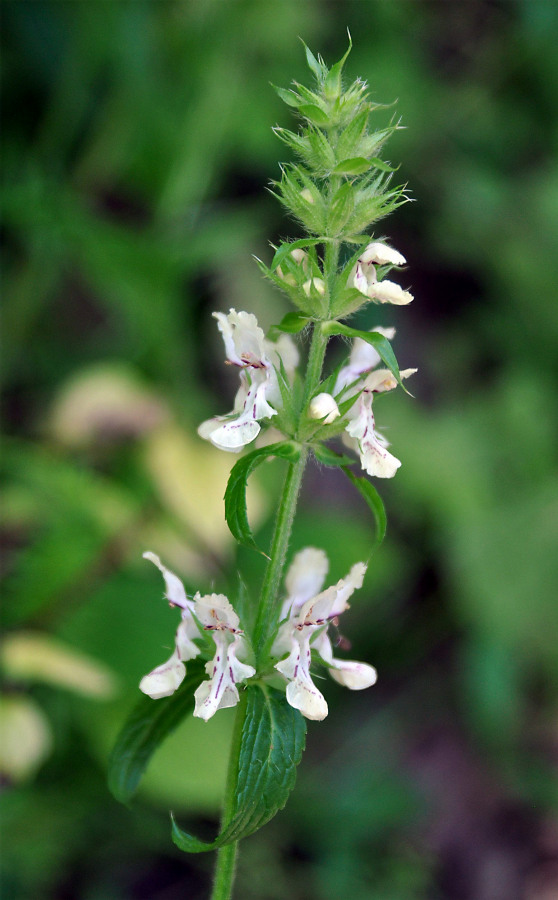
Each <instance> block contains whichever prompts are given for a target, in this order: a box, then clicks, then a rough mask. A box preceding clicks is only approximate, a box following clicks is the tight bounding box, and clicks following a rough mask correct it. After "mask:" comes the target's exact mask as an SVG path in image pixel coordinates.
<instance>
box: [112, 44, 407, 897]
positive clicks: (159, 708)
mask: <svg viewBox="0 0 558 900" xmlns="http://www.w3.org/2000/svg"><path fill="white" fill-rule="evenodd" d="M305 49H306V58H307V62H308V65H309V67H310V69H311V71H312V73H313V75H314V78H315V86H314V88H313V89H309V88H306V87H304V86H303V85H300V84H295V85H294V86H293V87H292V88H291V89H288V90H285V89H282V88H277V91H278V94H279V96H280V97H281V98H282V99H283V100H284V101H285V102H286V103H287V104H288V105H289V106H290V107H292V108H293V109H294V110H295V112H296V114H297V115H298V117H299V119H300V121H301V127H300V130H299V131H297V132H293V131H289V130H286V129H284V128H275V129H274V130H275V133H276V134H277V136H278V137H279V138H280V139H281V140H282V141H283V142H284V143H285V144H286V145H287V146H288V147H289V148H291V149H292V150H294V152H295V153H296V155H297V157H298V158H299V161H298V162H297V163H293V164H289V165H284V166H283V167H282V169H281V178H280V180H279V181H277V182H275V183H274V186H273V190H274V193H275V194H276V196H277V197H278V199H279V200H280V202H281V203H282V204H283V205H284V207H285V208H286V210H287V211H288V212H289V213H290V214H291V215H293V216H294V217H295V218H296V219H298V221H299V222H300V224H301V226H302V227H303V228H304V230H305V232H306V235H307V236H306V237H304V238H302V239H300V240H296V241H291V242H288V241H286V242H282V243H281V244H280V245H279V246H278V247H276V248H274V249H275V254H274V257H273V259H272V261H271V262H270V264H269V265H267V264H266V263H264V262H262V261H260V260H258V264H259V266H260V268H261V270H262V272H263V274H264V275H265V277H266V278H268V279H270V280H271V281H272V282H273V283H274V284H275V285H276V286H277V287H278V288H279V289H280V290H281V291H282V292H283V293H285V294H286V295H287V296H288V297H289V299H290V300H291V301H292V302H293V303H294V305H295V307H296V311H295V312H291V313H288V314H287V315H286V316H285V317H284V318H283V320H282V321H281V322H280V323H279V324H277V325H276V326H274V328H273V329H272V332H271V334H270V335H268V336H267V337H266V335H265V334H264V331H263V330H262V328H261V327H260V326H259V324H258V322H257V320H256V317H255V316H254V315H253V314H252V313H249V312H243V311H241V312H237V311H236V310H234V309H231V310H230V311H229V312H228V313H224V312H216V313H214V316H215V319H216V320H217V326H218V328H219V331H220V332H221V335H222V337H223V341H224V345H225V354H226V359H227V362H228V364H229V365H231V366H233V367H236V368H237V369H238V374H239V378H240V386H239V388H238V391H237V394H236V397H235V400H234V405H233V409H232V411H231V412H230V413H229V414H226V415H218V416H215V417H214V418H211V419H209V420H208V421H206V422H203V423H202V424H201V425H200V427H199V429H198V433H199V435H200V437H201V438H203V439H205V440H208V441H210V442H211V443H212V444H213V445H214V446H215V447H217V448H219V449H221V450H224V451H228V452H232V453H239V452H240V451H242V450H243V449H244V448H245V447H248V446H249V445H252V444H253V442H254V441H256V440H257V441H258V445H257V446H256V447H255V448H251V449H250V451H249V452H248V453H247V454H245V455H243V456H241V457H240V459H239V460H238V461H237V462H236V463H235V465H234V466H233V467H232V470H231V473H230V478H229V482H228V486H227V490H226V494H225V517H226V520H227V523H228V526H229V528H230V531H231V532H232V534H233V536H234V537H235V538H236V540H237V541H238V542H239V543H242V544H245V545H247V546H249V547H252V548H256V543H255V540H254V537H253V534H252V531H251V529H250V524H249V521H248V516H247V510H246V497H245V494H246V483H247V480H248V478H249V476H250V474H251V473H252V471H253V470H254V469H255V468H256V467H257V466H258V465H260V464H261V463H262V462H263V461H264V460H266V459H271V458H275V459H279V460H284V461H285V462H286V463H287V472H286V477H285V482H284V487H283V494H282V498H281V501H280V505H279V510H278V515H277V520H276V525H275V531H274V535H273V539H272V542H271V546H270V548H269V553H268V554H266V555H267V558H268V564H267V569H266V573H265V577H264V581H263V585H262V590H261V594H260V597H259V600H258V602H257V606H255V607H254V615H253V616H252V617H251V618H250V621H249V622H248V621H247V622H244V623H243V622H241V619H240V617H239V615H238V614H237V612H236V611H235V609H234V608H233V605H232V604H231V603H230V601H229V599H228V598H227V597H225V596H224V595H223V594H216V593H211V594H206V595H201V594H200V593H199V592H198V593H196V594H195V596H193V597H188V596H187V593H186V591H185V589H184V586H183V584H182V582H181V581H180V579H179V578H178V577H177V575H175V574H174V573H173V572H171V571H170V570H169V569H167V568H166V566H165V565H164V564H163V563H162V562H161V560H160V559H159V557H158V556H156V555H155V554H153V553H151V552H147V553H144V556H145V558H146V559H148V560H149V561H151V562H152V563H154V564H155V565H156V566H157V567H158V568H159V570H160V571H161V573H162V576H163V579H164V582H165V587H166V597H167V599H168V601H169V603H170V605H171V606H172V607H176V608H178V609H179V610H180V621H179V623H178V627H177V630H176V635H175V640H174V651H173V653H172V654H171V656H170V658H169V659H168V660H167V661H166V662H164V663H163V664H161V665H159V666H157V667H156V668H155V669H153V670H152V671H151V672H149V673H148V674H147V675H145V676H144V678H143V679H142V681H141V683H140V689H141V691H142V692H143V693H144V694H145V695H146V697H145V698H144V702H142V703H141V704H140V705H139V706H138V708H137V709H136V710H135V711H134V712H133V713H132V716H131V717H130V719H129V721H128V722H127V723H126V725H125V726H124V729H123V731H122V733H121V735H120V737H119V739H118V741H117V744H116V747H115V749H114V751H113V755H112V760H111V769H110V784H111V787H112V790H113V792H114V793H115V795H116V796H117V797H118V798H119V799H121V800H124V801H127V800H129V799H130V797H131V796H132V795H133V793H134V791H135V788H136V786H137V784H138V781H139V779H140V777H141V774H142V772H143V770H144V768H145V766H146V764H147V762H148V760H149V757H150V756H151V754H152V753H153V751H154V750H155V749H156V747H157V746H158V744H159V743H160V742H161V740H163V739H164V737H165V736H166V735H167V734H168V732H169V731H170V730H172V728H174V727H175V726H176V724H177V723H178V721H180V719H181V718H182V717H183V716H184V715H186V714H188V713H190V712H193V715H194V716H196V717H199V718H201V719H203V720H204V721H207V720H208V719H209V718H211V717H212V716H214V715H215V714H216V713H217V712H218V711H219V710H220V709H223V708H226V707H231V706H236V708H237V714H236V723H235V729H234V733H233V737H232V746H231V753H230V764H229V775H228V781H227V788H226V795H225V802H224V810H223V819H222V827H221V830H220V831H219V834H218V835H217V837H216V838H215V840H214V841H212V842H209V843H208V842H203V841H200V840H198V839H197V838H196V837H194V836H193V835H191V834H188V833H187V832H185V831H183V830H182V829H181V828H180V827H179V826H178V825H177V823H176V822H174V820H173V825H172V836H173V840H174V841H175V843H176V844H177V845H178V846H179V847H180V848H181V849H182V850H185V851H188V852H203V851H207V850H213V849H218V850H219V853H218V859H217V869H216V877H215V883H214V889H213V894H212V898H213V900H218V898H221V900H222V898H226V897H230V895H231V891H232V884H233V878H234V861H235V854H236V849H237V845H238V842H239V840H240V839H241V838H244V837H246V836H247V835H249V834H251V833H252V832H254V831H255V830H257V829H258V828H259V827H261V826H262V825H263V824H264V823H265V822H267V821H268V820H269V819H270V818H271V817H272V816H273V815H275V813H276V812H277V811H278V810H279V809H281V808H282V807H283V806H284V804H285V802H286V800H287V797H288V794H289V792H290V791H291V789H292V787H293V785H294V780H295V772H296V766H297V765H298V763H299V761H300V758H301V755H302V750H303V746H304V736H305V730H306V720H307V719H309V720H322V719H324V718H325V717H326V716H327V713H328V706H327V702H326V700H325V698H324V696H323V695H322V693H321V691H320V690H319V689H318V688H317V687H316V685H315V683H314V680H313V676H312V672H313V669H314V667H315V666H317V665H321V666H324V667H325V668H326V669H327V670H328V672H329V674H330V675H331V677H332V678H333V679H334V680H336V681H337V682H338V683H340V684H341V685H344V686H345V687H347V688H349V689H350V690H362V689H365V688H368V687H370V686H371V685H373V684H374V683H375V681H376V671H375V669H374V668H373V667H372V666H371V665H369V664H368V663H366V662H357V661H354V660H348V659H344V658H343V657H342V656H339V657H337V656H335V655H334V647H333V644H332V639H331V636H330V629H331V626H334V627H336V626H337V624H338V619H339V617H340V616H341V615H342V614H343V613H344V612H345V611H346V610H347V609H348V608H349V603H348V601H349V598H351V596H352V595H353V593H355V592H356V591H358V590H359V589H361V588H362V586H363V581H364V577H365V573H366V568H367V566H366V563H365V562H363V561H355V563H354V565H353V566H352V568H351V570H350V571H349V573H348V574H347V575H346V576H345V577H344V578H341V579H340V580H339V581H337V583H336V584H333V585H331V586H329V587H327V588H325V589H324V583H325V581H326V576H327V572H328V560H327V557H326V554H325V553H324V551H323V550H321V549H317V548H315V547H307V548H306V549H305V550H302V551H301V552H299V553H298V554H296V556H295V557H294V559H293V560H292V561H291V563H290V566H289V568H288V570H287V572H286V576H285V577H284V574H283V573H284V569H285V565H286V562H287V556H288V547H289V540H290V536H291V530H292V526H293V519H294V515H295V510H296V504H297V498H298V494H299V489H300V485H301V480H302V476H303V471H304V468H305V465H306V462H307V460H308V458H309V456H310V454H313V455H314V456H315V457H316V458H317V460H318V461H319V462H321V463H323V464H325V465H326V466H336V467H339V468H340V469H341V471H343V472H344V473H345V474H346V476H347V477H348V478H349V480H350V481H351V482H352V484H353V485H354V486H355V487H356V488H357V490H358V491H359V492H360V494H361V495H362V497H363V498H364V499H365V500H366V502H367V503H368V505H369V507H370V509H371V511H372V513H373V515H374V518H375V522H376V540H377V542H379V541H381V540H382V538H383V536H384V533H385V527H386V520H385V512H384V508H383V504H382V501H381V499H380V496H379V494H378V492H377V491H376V489H375V488H374V487H373V485H372V483H371V482H370V481H369V479H368V478H367V477H366V476H365V475H360V474H355V473H354V471H353V470H352V468H351V466H352V465H353V464H354V463H355V462H356V461H357V460H356V459H355V458H353V457H352V456H348V455H346V454H345V453H344V452H339V450H336V449H332V448H331V447H330V446H329V441H330V440H333V439H336V438H339V437H341V438H342V441H343V443H344V444H345V446H346V447H347V448H348V449H350V450H351V451H353V452H355V453H356V456H357V457H358V460H359V462H360V466H361V469H362V470H363V471H364V472H365V473H366V475H368V476H372V477H376V478H392V477H393V476H394V475H395V473H396V471H397V469H398V468H399V466H400V465H401V463H400V461H399V459H397V458H396V457H395V456H394V455H393V454H392V453H391V452H390V451H389V450H388V442H387V441H386V439H385V437H383V436H382V434H381V433H380V432H378V431H377V429H376V420H375V415H374V412H373V403H374V402H375V401H374V397H375V395H376V394H381V393H385V392H387V391H391V390H393V389H394V388H396V387H397V386H398V385H400V386H402V383H403V379H405V378H407V377H409V376H410V375H411V374H413V373H414V372H415V371H416V370H415V369H405V370H402V371H400V370H399V367H398V364H397V361H396V358H395V355H394V353H393V350H392V348H391V344H390V341H391V339H392V338H393V337H394V334H395V331H394V329H393V328H380V327H377V328H375V329H373V330H372V331H369V332H368V331H361V330H358V329H355V328H352V327H350V326H349V325H347V324H345V323H344V322H342V321H341V320H342V319H345V318H347V317H348V316H350V315H351V314H352V313H354V312H355V311H356V310H357V309H358V308H359V307H361V306H362V305H364V304H367V303H381V304H386V303H387V304H393V305H405V304H408V303H410V302H411V300H412V299H413V297H412V295H411V294H410V293H409V291H408V290H406V289H404V288H403V287H401V286H400V284H399V283H398V282H395V281H392V280H390V279H388V278H387V277H386V276H387V275H388V274H390V272H391V270H392V269H396V270H398V269H400V268H401V267H402V266H404V265H405V262H406V260H405V258H404V257H403V255H402V254H401V253H399V251H397V250H395V249H394V248H393V247H391V246H390V245H389V244H388V243H387V242H386V241H385V240H383V239H380V238H378V237H373V238H371V236H370V235H369V234H368V233H367V231H366V229H368V228H370V226H375V224H376V222H378V221H379V220H380V219H381V218H383V217H384V216H385V215H387V214H388V213H390V212H392V211H393V210H394V209H396V208H397V207H398V206H399V205H400V204H401V203H403V202H404V201H405V200H406V196H405V193H404V188H403V187H402V186H393V185H392V176H393V172H394V169H392V167H391V166H390V165H388V163H386V162H385V161H384V160H382V159H381V158H380V157H379V155H378V154H379V152H380V150H381V148H382V146H383V144H384V143H385V141H386V140H387V139H388V138H389V136H390V135H391V134H392V133H393V132H394V131H395V129H396V128H397V127H398V125H397V123H392V124H390V125H389V126H388V127H386V128H383V129H381V130H378V131H373V130H371V129H370V128H369V120H370V117H371V114H372V113H373V112H374V111H375V109H376V108H377V107H376V106H375V105H374V104H373V103H371V102H370V100H369V99H368V97H367V88H366V84H365V83H364V82H362V81H360V80H358V79H357V80H356V81H355V82H354V83H353V84H351V85H350V86H349V87H348V88H345V89H344V88H343V84H342V72H343V68H344V65H345V62H346V59H347V56H348V53H349V51H350V46H349V50H348V51H347V53H346V54H345V56H344V57H343V58H342V59H341V60H340V61H339V62H338V63H336V64H335V65H334V66H332V68H331V69H328V67H327V66H326V65H325V63H324V62H323V60H322V59H321V57H317V58H316V57H315V56H314V55H313V54H312V52H311V51H310V50H309V49H308V48H305ZM303 331H304V332H307V333H311V342H310V349H309V353H308V359H307V365H306V372H305V375H304V377H301V375H300V374H299V373H298V372H297V367H298V365H299V357H300V353H299V349H298V348H297V346H296V344H295V339H294V337H293V336H294V335H297V334H299V333H301V332H303ZM334 335H342V336H344V337H347V338H350V339H351V340H352V349H351V352H350V355H349V358H348V360H347V361H346V362H345V364H344V365H342V366H341V367H338V368H337V369H336V370H334V371H332V372H331V373H330V374H329V375H326V376H324V375H323V374H322V369H323V364H324V358H325V353H326V348H327V345H328V342H329V339H330V338H331V337H332V336H334ZM269 426H271V428H272V429H273V432H270V433H273V434H274V435H276V437H275V438H274V440H273V442H271V443H270V440H269V439H268V436H266V435H265V434H264V433H263V429H265V428H267V427H269ZM283 580H284V588H283V587H282V585H283ZM338 643H339V644H340V646H341V649H342V644H343V642H342V641H339V642H338ZM153 701H155V702H153Z"/></svg>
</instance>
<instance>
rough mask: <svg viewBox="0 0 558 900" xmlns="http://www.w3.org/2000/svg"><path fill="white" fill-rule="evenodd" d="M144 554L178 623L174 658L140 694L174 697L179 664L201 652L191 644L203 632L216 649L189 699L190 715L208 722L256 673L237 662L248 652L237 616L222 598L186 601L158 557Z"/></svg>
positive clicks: (148, 678) (235, 698)
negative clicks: (192, 699) (179, 612)
mask: <svg viewBox="0 0 558 900" xmlns="http://www.w3.org/2000/svg"><path fill="white" fill-rule="evenodd" d="M143 555H144V558H145V559H149V560H150V561H151V562H153V563H154V564H155V565H156V566H157V568H158V569H160V570H161V572H162V574H163V577H164V579H165V585H166V588H167V591H166V597H167V599H168V600H169V602H170V604H171V606H178V607H180V608H181V609H182V620H181V622H180V625H179V626H178V630H177V632H176V638H175V650H174V653H173V654H172V656H171V657H170V658H169V659H168V660H167V662H165V663H163V664H162V665H161V666H158V667H157V668H156V669H153V671H152V672H150V673H149V675H146V676H145V677H144V678H142V680H141V682H140V690H142V691H143V693H144V694H147V695H148V696H149V697H151V698H152V699H153V700H158V699H160V698H161V697H169V696H170V695H171V694H173V693H174V692H175V691H176V689H177V688H178V687H179V686H180V684H181V683H182V681H183V679H184V676H185V675H186V668H185V666H184V662H185V661H187V660H189V659H193V658H194V657H195V656H198V654H199V653H200V652H201V651H200V649H199V647H197V646H196V644H194V643H193V641H194V640H195V639H196V638H200V637H201V632H202V631H210V632H212V637H213V641H214V643H215V647H216V652H215V656H214V658H213V660H211V661H210V662H208V663H207V664H206V667H205V669H206V672H207V674H208V675H209V676H210V678H209V680H208V681H203V682H202V683H201V684H200V686H199V687H198V689H197V690H196V692H195V694H194V697H195V700H196V706H195V709H194V715H195V716H198V717H199V718H201V719H204V720H205V721H207V720H208V719H210V718H211V716H213V715H214V714H215V713H216V712H217V710H218V709H224V708H225V707H227V706H234V705H235V704H236V703H238V699H239V696H238V688H237V684H238V683H239V682H240V681H244V680H245V679H246V678H251V677H252V675H255V673H256V670H255V669H254V668H253V667H252V666H248V665H246V664H245V663H243V662H240V661H239V660H238V659H237V657H236V654H237V652H241V653H246V649H247V648H246V644H245V641H244V638H243V637H242V631H241V630H240V628H239V624H240V623H239V619H238V616H237V614H236V612H235V611H234V609H233V607H232V606H231V604H230V603H229V601H228V600H227V598H226V597H225V596H224V595H223V594H208V595H205V596H201V595H200V594H199V593H197V594H196V596H195V597H194V599H193V600H188V598H187V596H186V591H185V590H184V585H183V584H182V582H181V581H180V579H179V578H178V577H177V576H176V575H175V574H174V573H173V572H171V571H170V570H169V569H167V568H166V567H165V566H164V565H163V564H162V563H161V560H160V559H159V557H158V556H156V555H155V554H154V553H144V554H143Z"/></svg>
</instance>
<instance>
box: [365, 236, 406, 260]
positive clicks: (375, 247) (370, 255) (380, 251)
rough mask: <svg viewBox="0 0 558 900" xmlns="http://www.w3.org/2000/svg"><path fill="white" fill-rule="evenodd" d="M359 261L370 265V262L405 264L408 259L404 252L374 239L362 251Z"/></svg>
mask: <svg viewBox="0 0 558 900" xmlns="http://www.w3.org/2000/svg"><path fill="white" fill-rule="evenodd" d="M359 262H360V263H362V265H363V266H364V265H370V263H377V264H378V265H380V266H404V265H405V263H406V262H407V260H406V259H405V257H404V256H403V254H402V253H399V251H398V250H394V249H393V247H388V245H387V244H382V243H381V241H372V243H371V244H368V246H367V247H366V248H365V250H364V252H363V253H361V255H360V257H359Z"/></svg>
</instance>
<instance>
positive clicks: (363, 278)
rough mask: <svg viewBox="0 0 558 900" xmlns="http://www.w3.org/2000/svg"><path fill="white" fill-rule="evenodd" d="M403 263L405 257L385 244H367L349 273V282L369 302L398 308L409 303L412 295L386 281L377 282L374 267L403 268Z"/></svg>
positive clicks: (375, 242) (393, 283)
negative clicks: (390, 304) (391, 304)
mask: <svg viewBox="0 0 558 900" xmlns="http://www.w3.org/2000/svg"><path fill="white" fill-rule="evenodd" d="M405 262H406V259H405V257H404V256H403V255H402V254H401V253H399V252H398V251H397V250H394V249H393V248H392V247H388V246H387V244H382V243H380V242H379V241H374V242H373V243H371V244H368V246H367V247H366V249H365V250H364V251H363V253H362V254H361V255H360V256H359V258H358V261H357V263H356V265H355V266H354V268H353V269H352V271H351V275H350V282H351V283H352V286H353V287H355V288H356V289H357V291H360V293H361V294H364V295H365V296H366V297H368V298H369V300H377V301H378V302H379V303H394V304H396V305H398V306H401V305H403V304H406V303H410V302H411V300H412V299H413V295H412V294H410V293H409V291H404V290H403V288H401V287H400V286H399V285H398V284H395V282H393V281H387V280H386V279H384V280H383V281H378V275H377V272H376V265H391V266H403V265H404V264H405Z"/></svg>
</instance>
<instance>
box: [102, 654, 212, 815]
mask: <svg viewBox="0 0 558 900" xmlns="http://www.w3.org/2000/svg"><path fill="white" fill-rule="evenodd" d="M203 678H204V668H203V663H202V662H189V663H188V668H187V672H186V678H185V679H184V681H183V682H182V684H181V685H180V687H179V689H178V690H177V691H176V692H175V693H174V694H172V696H171V697H163V698H162V699H160V700H152V699H151V697H145V696H143V695H142V697H141V699H140V700H139V702H138V704H137V705H136V707H135V708H134V709H133V711H132V713H131V714H130V716H129V718H128V720H127V721H126V722H125V724H124V726H123V728H122V730H121V731H120V734H119V735H118V738H117V739H116V744H115V745H114V748H113V750H112V753H111V755H110V758H109V762H108V785H109V789H110V791H111V793H112V794H113V795H114V797H116V799H117V800H120V802H121V803H129V802H130V800H131V799H132V797H133V796H134V794H135V792H136V789H137V786H138V784H139V781H140V778H141V776H142V775H143V772H144V771H145V768H146V767H147V764H148V762H149V760H150V758H151V756H152V755H153V753H154V752H155V751H156V749H157V747H158V746H159V745H160V744H161V743H162V742H163V741H164V739H165V738H166V737H167V736H168V735H169V734H170V733H171V732H172V731H174V729H175V728H176V727H177V726H178V725H179V724H180V722H181V721H182V719H184V718H185V716H187V715H189V713H190V712H192V710H193V708H194V688H196V687H197V686H198V685H199V684H200V682H201V681H202V680H203Z"/></svg>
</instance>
